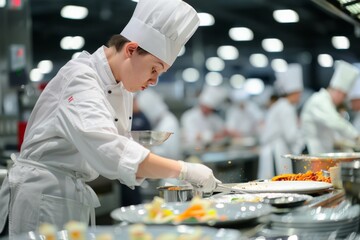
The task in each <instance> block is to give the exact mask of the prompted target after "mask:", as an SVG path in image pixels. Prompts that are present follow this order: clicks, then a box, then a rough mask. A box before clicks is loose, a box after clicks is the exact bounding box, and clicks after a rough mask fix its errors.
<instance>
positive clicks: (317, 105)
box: [301, 60, 360, 154]
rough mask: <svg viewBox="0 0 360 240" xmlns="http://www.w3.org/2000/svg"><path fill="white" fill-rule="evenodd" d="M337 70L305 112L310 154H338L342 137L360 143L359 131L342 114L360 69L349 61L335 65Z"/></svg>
mask: <svg viewBox="0 0 360 240" xmlns="http://www.w3.org/2000/svg"><path fill="white" fill-rule="evenodd" d="M334 67H335V71H334V74H333V76H332V78H331V80H330V84H329V87H328V88H326V89H325V88H322V89H320V91H319V92H316V93H314V94H313V95H312V96H311V97H310V98H309V99H308V100H307V101H306V103H305V105H304V107H303V109H302V112H301V125H302V133H303V138H304V140H305V144H306V149H307V152H308V153H309V154H317V153H330V152H334V151H335V149H334V147H335V143H336V139H337V138H338V136H340V137H342V138H344V139H347V140H348V141H352V142H353V143H354V144H356V142H357V141H358V138H359V132H358V131H357V130H356V128H355V127H354V126H353V125H352V124H351V123H350V122H349V121H348V120H346V119H345V118H344V117H343V116H342V115H341V114H340V113H339V112H338V111H337V106H339V105H340V104H342V103H343V102H344V101H345V99H346V97H347V94H348V92H349V91H350V90H351V88H352V87H353V85H354V83H355V80H356V79H357V78H358V77H359V74H360V72H359V70H358V69H357V68H356V67H355V66H353V65H352V64H350V63H347V62H345V61H342V60H340V61H336V62H335V65H334Z"/></svg>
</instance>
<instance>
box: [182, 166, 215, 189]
mask: <svg viewBox="0 0 360 240" xmlns="http://www.w3.org/2000/svg"><path fill="white" fill-rule="evenodd" d="M179 162H180V163H181V164H182V168H181V172H180V175H179V179H180V180H185V181H187V182H189V183H191V184H192V185H193V186H194V187H195V188H197V189H198V190H200V191H203V192H212V191H213V190H214V189H215V188H216V185H217V184H218V183H221V181H219V180H218V179H216V178H215V177H214V174H213V171H212V170H211V169H210V168H208V167H207V166H205V165H203V164H200V163H188V162H184V161H179Z"/></svg>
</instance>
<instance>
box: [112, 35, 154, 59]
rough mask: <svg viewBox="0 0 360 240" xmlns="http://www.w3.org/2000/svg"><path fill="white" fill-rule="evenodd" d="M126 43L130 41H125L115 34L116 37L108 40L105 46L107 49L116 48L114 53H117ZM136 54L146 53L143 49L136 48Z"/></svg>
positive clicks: (125, 39)
mask: <svg viewBox="0 0 360 240" xmlns="http://www.w3.org/2000/svg"><path fill="white" fill-rule="evenodd" d="M127 42H130V40H129V39H127V38H126V37H124V36H122V35H120V34H116V35H113V36H112V37H111V38H110V39H109V41H108V43H107V45H108V47H112V46H114V47H115V48H116V51H117V52H120V51H121V49H122V48H123V47H124V45H125V43H127ZM137 52H138V53H139V54H140V55H142V54H144V55H145V54H148V52H147V51H145V50H144V49H142V48H141V47H138V48H137Z"/></svg>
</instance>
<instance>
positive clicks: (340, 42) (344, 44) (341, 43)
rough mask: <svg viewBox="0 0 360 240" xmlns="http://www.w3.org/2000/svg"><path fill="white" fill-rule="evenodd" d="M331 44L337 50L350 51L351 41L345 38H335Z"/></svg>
mask: <svg viewBox="0 0 360 240" xmlns="http://www.w3.org/2000/svg"><path fill="white" fill-rule="evenodd" d="M331 43H332V45H333V46H334V48H336V49H349V47H350V41H349V39H348V38H347V37H345V36H334V37H332V38H331Z"/></svg>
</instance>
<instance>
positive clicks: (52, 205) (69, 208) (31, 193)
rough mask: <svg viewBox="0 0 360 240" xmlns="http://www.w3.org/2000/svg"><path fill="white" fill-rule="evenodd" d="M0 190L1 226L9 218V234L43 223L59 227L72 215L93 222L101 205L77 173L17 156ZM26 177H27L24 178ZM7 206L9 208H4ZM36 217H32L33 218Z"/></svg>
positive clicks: (79, 219)
mask: <svg viewBox="0 0 360 240" xmlns="http://www.w3.org/2000/svg"><path fill="white" fill-rule="evenodd" d="M12 160H13V161H14V165H13V167H12V168H11V169H10V170H9V172H8V176H7V177H6V178H5V180H4V182H3V186H2V188H1V191H0V196H1V198H0V204H4V205H8V206H9V207H10V206H11V207H10V208H1V210H2V212H1V213H0V214H1V216H4V217H3V218H1V222H0V229H1V230H3V227H4V225H5V221H6V218H7V216H8V219H9V227H10V229H9V234H10V235H9V236H10V238H11V237H12V235H13V234H20V233H23V232H27V231H33V230H36V229H38V228H39V226H40V225H41V224H42V223H51V224H53V225H55V226H56V227H57V228H58V229H63V227H64V225H65V224H66V223H67V222H68V221H69V220H70V219H71V220H76V221H81V222H88V220H89V216H90V215H91V224H92V225H93V226H95V210H94V208H95V207H98V206H100V204H99V201H98V198H97V196H96V194H95V192H94V191H93V190H92V189H91V187H89V186H88V185H86V184H85V182H84V180H83V178H82V176H81V174H80V173H77V172H72V171H66V170H64V169H57V168H54V167H49V166H46V165H44V164H41V163H39V162H35V161H32V160H25V159H19V158H16V157H15V156H14V155H12ZM25 179H26V180H25ZM8 209H10V210H9V211H7V210H8ZM34 220H35V221H34Z"/></svg>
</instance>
